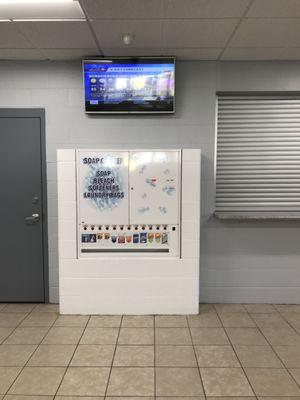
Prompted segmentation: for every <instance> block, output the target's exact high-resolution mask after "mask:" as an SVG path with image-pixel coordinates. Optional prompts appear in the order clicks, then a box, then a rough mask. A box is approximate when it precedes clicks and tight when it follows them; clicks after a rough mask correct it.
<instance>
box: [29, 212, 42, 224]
mask: <svg viewBox="0 0 300 400" xmlns="http://www.w3.org/2000/svg"><path fill="white" fill-rule="evenodd" d="M39 220H40V214H37V213H33V214H32V215H30V216H29V217H25V222H29V223H31V224H36V223H37V222H39Z"/></svg>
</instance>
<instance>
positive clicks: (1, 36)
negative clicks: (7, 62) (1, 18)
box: [0, 22, 34, 49]
mask: <svg viewBox="0 0 300 400" xmlns="http://www.w3.org/2000/svg"><path fill="white" fill-rule="evenodd" d="M30 47H31V48H32V47H34V46H32V45H31V44H30V42H29V41H28V40H26V39H25V38H24V36H23V35H22V34H21V33H20V32H19V31H18V29H17V27H16V25H15V24H14V23H13V22H0V48H2V49H25V48H30Z"/></svg>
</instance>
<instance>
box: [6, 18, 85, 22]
mask: <svg viewBox="0 0 300 400" xmlns="http://www.w3.org/2000/svg"><path fill="white" fill-rule="evenodd" d="M12 21H13V22H74V21H75V22H78V21H79V22H80V21H86V19H85V18H12Z"/></svg>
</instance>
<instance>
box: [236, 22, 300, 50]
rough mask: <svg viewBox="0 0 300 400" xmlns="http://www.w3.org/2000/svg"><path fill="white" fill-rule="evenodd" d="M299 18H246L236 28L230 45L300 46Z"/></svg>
mask: <svg viewBox="0 0 300 400" xmlns="http://www.w3.org/2000/svg"><path fill="white" fill-rule="evenodd" d="M299 42H300V20H299V19H246V20H244V21H242V23H241V25H240V26H239V27H238V29H237V30H236V32H235V34H234V36H233V38H232V40H231V41H230V44H229V46H230V47H298V46H299Z"/></svg>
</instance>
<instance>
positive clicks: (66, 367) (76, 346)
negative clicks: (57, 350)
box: [53, 315, 91, 398]
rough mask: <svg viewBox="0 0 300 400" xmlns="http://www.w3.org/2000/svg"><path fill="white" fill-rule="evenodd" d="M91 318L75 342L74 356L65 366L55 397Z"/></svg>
mask: <svg viewBox="0 0 300 400" xmlns="http://www.w3.org/2000/svg"><path fill="white" fill-rule="evenodd" d="M90 319H91V316H90V315H89V318H88V320H87V321H86V324H85V326H84V328H83V331H82V332H81V335H80V338H79V340H78V342H77V344H75V349H74V351H73V354H72V356H71V358H70V360H69V362H68V365H67V366H65V367H64V368H65V372H64V374H63V376H62V378H61V380H60V382H59V385H58V387H57V389H56V392H55V394H54V397H53V398H55V397H56V396H57V394H58V391H59V389H60V387H61V384H62V382H63V380H64V378H65V376H66V373H67V371H68V369H69V367H70V365H71V362H72V360H73V357H74V354H75V352H76V350H77V349H78V346H79V343H80V340H81V338H82V336H83V335H84V332H85V330H86V327H87V325H88V323H89V321H90Z"/></svg>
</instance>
